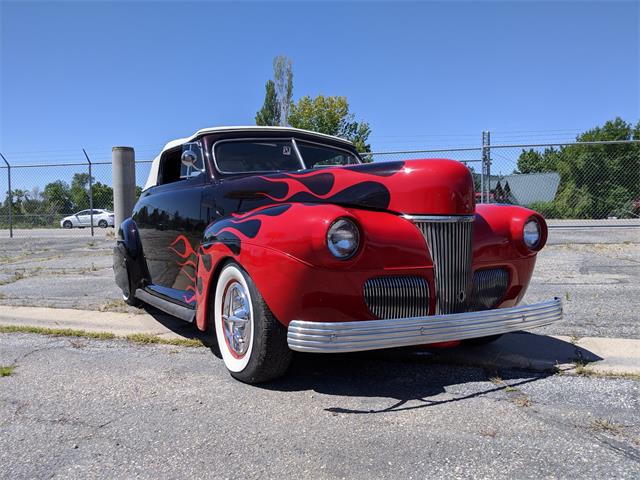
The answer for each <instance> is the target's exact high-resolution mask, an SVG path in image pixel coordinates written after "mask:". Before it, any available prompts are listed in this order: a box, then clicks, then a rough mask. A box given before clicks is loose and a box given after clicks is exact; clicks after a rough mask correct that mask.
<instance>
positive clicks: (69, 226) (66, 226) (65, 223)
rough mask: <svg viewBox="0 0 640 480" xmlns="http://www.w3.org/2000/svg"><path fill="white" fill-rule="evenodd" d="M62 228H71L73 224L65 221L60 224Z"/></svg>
mask: <svg viewBox="0 0 640 480" xmlns="http://www.w3.org/2000/svg"><path fill="white" fill-rule="evenodd" d="M62 228H73V223H71V220H65V221H64V222H62Z"/></svg>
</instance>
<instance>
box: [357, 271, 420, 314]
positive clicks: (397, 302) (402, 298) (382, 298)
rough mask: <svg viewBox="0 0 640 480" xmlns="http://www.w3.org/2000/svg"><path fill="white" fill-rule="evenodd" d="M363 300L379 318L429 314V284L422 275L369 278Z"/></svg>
mask: <svg viewBox="0 0 640 480" xmlns="http://www.w3.org/2000/svg"><path fill="white" fill-rule="evenodd" d="M364 300H365V302H366V304H367V307H369V310H371V313H373V314H374V315H375V316H376V317H378V318H379V319H389V318H406V317H420V316H425V315H428V314H429V285H428V283H427V281H426V280H425V279H424V278H422V277H410V276H389V277H376V278H370V279H369V280H367V281H366V282H365V284H364Z"/></svg>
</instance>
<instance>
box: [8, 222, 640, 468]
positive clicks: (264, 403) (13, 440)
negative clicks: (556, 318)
mask: <svg viewBox="0 0 640 480" xmlns="http://www.w3.org/2000/svg"><path fill="white" fill-rule="evenodd" d="M595 234H596V235H597V239H598V240H597V241H594V240H589V238H593V235H594V232H590V231H586V232H580V231H579V230H576V229H571V228H568V229H561V231H560V230H558V231H553V232H552V236H551V238H550V242H549V245H548V246H547V247H546V248H545V250H544V251H543V252H542V253H541V254H540V256H539V260H538V265H537V269H536V273H535V276H534V279H533V281H532V285H531V287H530V289H529V291H528V293H527V296H526V298H525V300H526V301H530V302H534V301H538V300H541V299H543V298H547V297H549V296H553V295H559V296H561V297H562V298H563V299H564V300H565V312H566V315H565V320H564V322H563V323H562V324H560V325H557V326H554V327H553V328H551V327H548V328H546V329H544V330H539V331H538V332H537V333H546V334H563V335H569V336H574V337H580V336H591V337H598V336H606V337H625V338H640V325H639V324H638V323H639V322H638V314H637V312H638V311H639V310H640V230H638V229H619V230H615V231H612V232H609V233H607V232H603V231H602V230H597V231H596V232H595ZM590 235H591V237H590ZM112 243H113V240H112V239H110V238H93V239H91V238H90V237H89V238H87V237H77V236H76V237H63V238H57V239H56V238H35V239H28V240H25V239H14V240H9V239H2V240H0V308H10V307H11V306H14V305H26V306H33V305H38V306H43V305H44V306H51V307H57V308H61V307H68V308H81V309H87V310H103V311H137V310H131V309H130V307H127V306H126V305H124V304H123V303H122V302H121V300H120V296H119V291H118V289H117V287H115V285H114V284H113V278H112V271H111V252H110V248H111V246H112ZM0 345H1V346H2V348H0V366H3V367H10V368H9V371H8V375H7V376H4V377H0V477H1V478H12V479H13V478H16V479H22V478H24V479H27V478H42V477H47V478H103V477H109V478H132V477H136V478H154V479H155V478H181V477H187V476H188V477H195V478H229V477H238V476H241V477H245V478H264V477H267V478H272V477H294V476H295V477H300V478H367V479H368V478H425V477H438V478H444V477H446V478H450V477H453V478H541V477H544V478H602V477H607V478H638V477H639V476H640V381H639V380H638V379H637V378H636V377H635V376H633V377H632V376H630V377H628V378H607V377H599V376H581V375H567V374H558V373H554V372H551V371H550V372H531V371H520V370H513V369H500V368H494V367H490V368H487V367H484V368H483V367H480V366H477V364H472V363H470V364H455V363H453V364H452V363H449V362H442V361H441V360H439V357H438V356H437V355H435V354H433V353H429V352H410V351H406V350H400V351H388V352H375V353H366V354H358V355H349V356H346V355H343V356H319V355H296V357H295V359H294V363H293V366H292V368H291V370H290V372H289V373H288V375H287V376H286V377H285V378H283V379H281V380H279V381H277V382H274V383H271V384H267V385H262V386H259V387H251V386H247V385H244V384H241V383H239V382H237V381H234V380H232V379H231V377H230V376H229V375H228V374H227V372H226V370H225V369H224V366H223V364H222V362H221V361H220V360H218V359H217V358H216V357H214V355H213V354H212V353H211V352H210V351H209V349H207V348H205V347H199V348H186V347H179V346H168V345H137V344H133V343H129V342H126V341H122V340H90V339H83V338H68V337H48V336H40V335H33V334H18V333H10V334H8V333H0Z"/></svg>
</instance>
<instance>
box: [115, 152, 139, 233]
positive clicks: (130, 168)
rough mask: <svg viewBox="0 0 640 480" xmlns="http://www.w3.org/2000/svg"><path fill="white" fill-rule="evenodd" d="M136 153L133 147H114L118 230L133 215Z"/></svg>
mask: <svg viewBox="0 0 640 480" xmlns="http://www.w3.org/2000/svg"><path fill="white" fill-rule="evenodd" d="M135 161H136V155H135V152H134V151H133V148H131V147H113V148H112V149H111V162H112V167H113V210H114V214H115V219H114V227H115V229H116V231H117V230H118V228H119V227H120V224H121V223H122V222H123V221H124V220H125V219H126V218H128V217H130V216H131V212H132V211H133V206H134V204H135V200H136V163H135Z"/></svg>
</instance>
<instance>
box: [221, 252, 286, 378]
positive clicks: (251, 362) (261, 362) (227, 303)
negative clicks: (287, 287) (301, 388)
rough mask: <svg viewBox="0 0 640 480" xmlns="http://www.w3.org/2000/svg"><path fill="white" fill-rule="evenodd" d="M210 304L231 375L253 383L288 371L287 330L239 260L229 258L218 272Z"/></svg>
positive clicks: (225, 362) (222, 352) (222, 353)
mask: <svg viewBox="0 0 640 480" xmlns="http://www.w3.org/2000/svg"><path fill="white" fill-rule="evenodd" d="M213 303H214V305H213V308H214V311H213V319H214V327H215V331H216V338H217V340H218V347H219V348H220V353H221V355H222V359H223V361H224V364H225V366H226V367H227V370H229V373H230V374H231V376H232V377H234V378H235V379H237V380H240V381H241V382H245V383H250V384H256V383H262V382H266V381H269V380H273V379H275V378H277V377H280V376H282V375H283V374H284V373H285V372H286V371H287V368H289V364H290V363H291V355H292V352H291V350H289V347H288V346H287V329H286V328H285V327H284V326H283V325H282V324H281V323H280V322H278V320H277V319H276V318H275V317H274V316H273V313H271V310H269V307H268V306H267V304H266V303H265V301H264V299H263V298H262V295H261V294H260V292H259V291H258V288H257V287H256V285H255V283H253V280H251V277H250V276H249V274H248V273H247V272H246V271H245V270H244V269H243V268H242V267H241V266H240V265H239V264H238V263H236V262H234V261H230V262H229V263H227V264H226V265H225V266H224V268H223V269H222V271H221V272H220V276H219V277H218V282H217V285H216V291H215V300H214V302H213Z"/></svg>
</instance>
